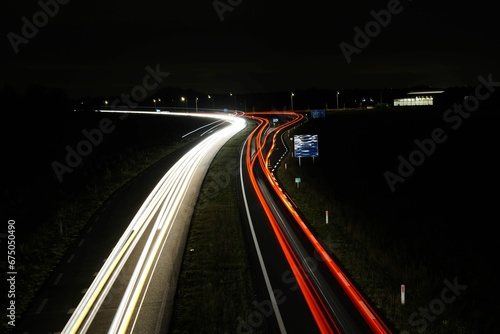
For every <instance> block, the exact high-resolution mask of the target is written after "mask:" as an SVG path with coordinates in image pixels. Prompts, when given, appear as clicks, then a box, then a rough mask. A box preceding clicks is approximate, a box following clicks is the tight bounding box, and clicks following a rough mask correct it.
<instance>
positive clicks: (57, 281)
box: [52, 273, 63, 285]
mask: <svg viewBox="0 0 500 334" xmlns="http://www.w3.org/2000/svg"><path fill="white" fill-rule="evenodd" d="M62 276H63V273H60V274H59V275H57V277H56V280H55V281H54V283H52V285H57V284H59V281H60V280H61V278H62Z"/></svg>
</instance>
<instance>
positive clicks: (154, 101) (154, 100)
mask: <svg viewBox="0 0 500 334" xmlns="http://www.w3.org/2000/svg"><path fill="white" fill-rule="evenodd" d="M153 103H154V105H155V110H156V99H153Z"/></svg>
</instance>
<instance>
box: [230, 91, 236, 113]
mask: <svg viewBox="0 0 500 334" xmlns="http://www.w3.org/2000/svg"><path fill="white" fill-rule="evenodd" d="M229 95H230V96H233V97H234V106H233V109H234V110H236V95H233V93H229Z"/></svg>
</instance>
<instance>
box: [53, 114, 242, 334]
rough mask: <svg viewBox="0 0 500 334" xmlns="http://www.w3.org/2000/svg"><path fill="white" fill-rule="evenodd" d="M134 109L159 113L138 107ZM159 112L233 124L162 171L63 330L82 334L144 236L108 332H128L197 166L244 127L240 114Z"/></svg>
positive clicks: (68, 332) (63, 333)
mask: <svg viewBox="0 0 500 334" xmlns="http://www.w3.org/2000/svg"><path fill="white" fill-rule="evenodd" d="M102 112H109V111H102ZM113 112H125V111H113ZM126 112H130V111H126ZM130 113H132V112H130ZM134 113H151V114H157V113H153V112H140V111H136V112H134ZM163 115H165V116H192V117H212V118H216V119H219V120H225V121H228V122H230V123H231V124H230V125H228V126H227V127H225V128H222V129H220V130H218V131H217V132H214V133H213V134H211V135H210V136H208V137H207V138H206V139H204V140H203V141H202V142H200V143H199V144H198V145H196V146H195V147H194V148H193V149H192V150H190V151H189V152H188V153H187V154H186V155H185V156H183V157H182V158H181V159H179V161H178V162H177V163H176V164H174V166H172V168H171V169H170V170H169V171H168V172H167V173H166V174H165V175H164V177H163V178H162V179H161V180H160V182H159V183H158V184H157V185H156V187H155V188H154V189H153V191H152V192H151V193H150V195H149V196H148V197H147V199H146V201H145V202H144V203H143V205H142V206H141V208H140V209H139V211H138V212H137V214H136V215H135V217H134V218H133V219H132V221H131V222H130V224H129V226H128V227H127V229H126V230H125V232H124V233H123V235H122V237H121V238H120V240H119V241H118V243H117V244H116V246H115V247H114V248H113V251H112V252H111V254H110V256H109V257H108V258H107V260H106V262H105V263H104V265H103V267H102V268H101V270H100V271H99V273H98V274H97V276H96V278H95V279H94V281H93V282H92V284H91V286H90V287H89V289H88V290H87V292H86V293H85V295H84V297H83V298H82V300H81V301H80V303H79V305H78V307H77V308H76V309H75V311H74V312H73V314H72V316H71V318H70V319H69V321H68V322H67V324H66V326H65V327H64V329H63V331H62V334H73V333H85V332H86V331H87V330H88V328H89V327H90V325H91V322H92V320H93V318H94V317H95V315H96V314H97V312H98V311H99V308H100V306H101V305H102V303H103V301H104V299H105V297H106V295H107V293H108V292H109V290H110V289H111V286H112V285H113V283H114V281H115V280H116V278H117V277H118V274H119V273H120V271H121V269H122V267H123V266H124V265H125V263H126V262H127V261H128V259H129V257H130V254H131V253H132V252H133V251H134V250H136V246H137V244H138V243H139V240H141V239H143V238H144V237H146V236H147V240H146V243H145V245H144V247H143V248H142V249H141V250H140V251H141V254H140V258H139V260H138V261H137V263H136V264H135V269H134V273H133V275H132V277H131V279H130V281H129V283H128V285H127V288H126V291H125V293H124V295H123V296H122V299H121V302H120V305H119V307H118V309H117V311H116V313H115V315H114V319H113V322H112V324H111V326H110V328H109V330H108V333H110V334H111V333H125V332H126V331H127V330H128V326H129V324H130V322H131V320H132V318H133V316H134V314H138V313H139V310H137V307H136V306H137V304H138V301H139V298H140V296H141V295H144V294H145V288H147V284H146V282H147V280H148V278H149V277H151V275H152V273H151V268H153V267H154V265H155V262H156V261H157V259H158V256H159V254H160V253H161V249H162V247H163V245H164V244H165V240H166V239H167V238H168V237H169V235H170V230H171V228H172V225H173V222H174V221H175V218H176V215H177V214H178V212H179V210H180V208H181V206H182V203H183V200H184V198H185V196H186V194H187V192H188V190H189V188H190V186H192V181H193V178H194V176H195V174H196V173H197V170H198V168H199V167H200V166H201V165H202V164H206V168H208V167H207V166H208V165H209V162H210V161H211V160H212V158H213V157H214V156H215V154H216V153H217V151H218V150H219V149H220V148H221V147H222V146H223V145H224V144H225V143H226V142H227V141H228V140H229V139H230V138H231V137H232V136H234V135H235V134H236V133H238V132H239V131H240V130H242V129H243V128H244V127H245V126H246V121H245V119H244V118H241V117H235V116H233V115H228V114H227V113H226V114H215V113H213V114H211V113H202V114H196V113H165V114H163ZM200 185H201V182H200ZM147 233H149V235H148V234H147Z"/></svg>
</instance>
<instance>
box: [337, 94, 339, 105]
mask: <svg viewBox="0 0 500 334" xmlns="http://www.w3.org/2000/svg"><path fill="white" fill-rule="evenodd" d="M338 108H339V91H337V109H338Z"/></svg>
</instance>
